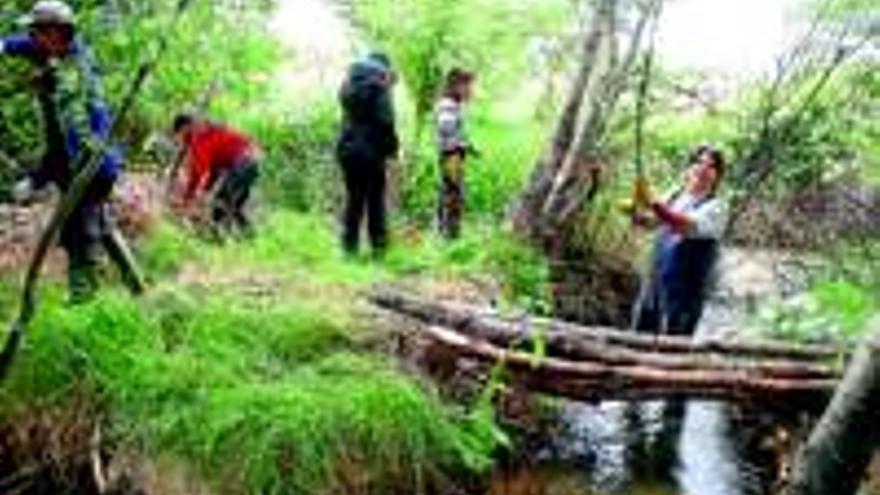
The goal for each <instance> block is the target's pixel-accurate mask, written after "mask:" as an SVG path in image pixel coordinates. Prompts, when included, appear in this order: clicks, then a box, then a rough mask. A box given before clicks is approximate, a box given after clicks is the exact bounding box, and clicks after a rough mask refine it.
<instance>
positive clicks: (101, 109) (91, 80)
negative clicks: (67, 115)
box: [77, 42, 113, 141]
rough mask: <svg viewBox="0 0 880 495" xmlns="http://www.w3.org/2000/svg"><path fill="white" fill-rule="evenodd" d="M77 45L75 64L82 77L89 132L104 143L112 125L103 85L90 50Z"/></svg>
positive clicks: (79, 44)
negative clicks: (76, 63)
mask: <svg viewBox="0 0 880 495" xmlns="http://www.w3.org/2000/svg"><path fill="white" fill-rule="evenodd" d="M77 43H78V47H77V50H78V51H79V53H78V55H77V57H78V58H77V62H78V64H79V68H80V72H81V75H82V77H83V91H85V103H86V112H87V113H88V116H89V123H88V125H89V131H90V133H91V137H92V138H93V139H95V140H97V141H105V140H106V139H107V138H109V137H110V128H111V127H112V125H113V120H112V117H111V115H110V109H109V107H108V106H107V104H106V103H105V100H104V85H103V82H102V80H101V75H100V73H99V71H98V69H97V64H96V62H95V58H94V56H93V54H92V52H91V50H89V49H88V47H86V46H85V45H82V44H81V43H79V42H77Z"/></svg>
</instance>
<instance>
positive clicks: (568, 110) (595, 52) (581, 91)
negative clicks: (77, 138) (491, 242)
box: [511, 0, 614, 239]
mask: <svg viewBox="0 0 880 495" xmlns="http://www.w3.org/2000/svg"><path fill="white" fill-rule="evenodd" d="M613 7H614V0H602V2H601V4H600V5H599V7H598V8H597V11H596V13H595V14H594V16H593V19H592V21H591V23H590V27H589V28H588V29H587V30H586V31H585V33H584V42H583V49H582V54H581V63H580V65H579V67H578V71H577V75H576V76H575V79H574V82H573V83H572V86H571V88H570V90H569V93H568V96H567V98H566V101H565V105H564V106H563V107H562V114H561V115H560V117H559V120H558V122H557V125H556V130H555V132H554V134H553V138H552V139H551V141H550V147H549V149H548V150H547V151H546V152H545V153H544V155H543V156H542V157H541V158H540V159H539V160H538V162H537V163H536V165H535V170H534V171H533V172H532V177H531V180H530V181H529V184H528V186H526V189H525V190H524V191H523V192H522V194H521V195H520V198H519V201H518V203H517V204H516V206H515V208H514V210H513V212H512V215H511V217H512V219H513V225H514V227H515V228H516V230H517V231H518V232H520V233H521V234H522V235H523V236H524V237H526V238H529V239H538V238H540V237H541V216H542V215H541V211H542V208H543V206H544V202H545V201H546V198H547V194H548V193H549V192H550V189H551V188H552V187H553V181H554V178H555V176H556V173H557V172H558V171H559V169H560V168H561V167H562V165H563V162H564V161H565V159H566V157H567V156H568V154H569V152H570V150H571V146H572V142H573V141H574V139H575V136H576V135H577V132H578V122H579V120H580V115H581V108H582V107H583V104H584V100H585V98H586V93H587V88H588V86H589V85H590V81H591V80H592V79H593V73H594V68H595V67H596V61H597V59H598V56H599V52H600V49H601V47H602V36H603V27H602V26H603V24H602V21H603V15H602V12H608V11H610V10H612V9H613Z"/></svg>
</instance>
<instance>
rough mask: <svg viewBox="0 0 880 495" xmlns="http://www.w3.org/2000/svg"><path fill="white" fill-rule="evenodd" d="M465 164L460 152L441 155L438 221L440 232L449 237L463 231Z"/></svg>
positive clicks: (453, 236) (454, 236) (451, 237)
mask: <svg viewBox="0 0 880 495" xmlns="http://www.w3.org/2000/svg"><path fill="white" fill-rule="evenodd" d="M463 165H464V156H462V155H461V154H460V153H451V154H444V155H442V156H441V157H440V167H441V183H440V201H439V204H438V207H437V222H438V224H439V228H440V233H441V234H442V235H443V236H445V237H447V238H449V239H455V238H457V237H458V236H459V234H460V233H461V217H462V214H463V212H464V180H463V174H462V172H463V170H462V166H463Z"/></svg>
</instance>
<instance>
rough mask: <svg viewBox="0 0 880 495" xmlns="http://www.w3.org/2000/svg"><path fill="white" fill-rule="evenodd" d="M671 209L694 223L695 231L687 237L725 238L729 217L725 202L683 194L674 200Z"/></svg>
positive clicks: (715, 198)
mask: <svg viewBox="0 0 880 495" xmlns="http://www.w3.org/2000/svg"><path fill="white" fill-rule="evenodd" d="M669 208H670V209H671V210H672V211H674V212H676V213H680V214H683V215H686V216H687V217H688V218H690V219H691V220H692V221H693V222H694V229H693V230H692V231H691V232H688V233H687V234H686V235H687V237H691V238H698V239H716V240H721V238H722V237H723V236H724V231H725V230H726V228H727V221H728V217H729V207H728V205H727V202H725V201H724V200H722V199H720V198H717V197H712V198H709V199H705V198H698V197H696V196H694V195H692V194H690V193H687V192H682V193H680V194H678V195H676V196H675V197H674V198H673V199H672V201H671V202H670V203H669Z"/></svg>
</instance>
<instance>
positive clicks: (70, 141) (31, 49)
mask: <svg viewBox="0 0 880 495" xmlns="http://www.w3.org/2000/svg"><path fill="white" fill-rule="evenodd" d="M0 43H2V45H3V51H2V53H4V54H8V55H13V56H18V57H23V58H25V59H28V60H30V61H31V62H33V63H34V64H36V65H37V66H38V67H39V68H40V72H39V74H38V81H37V83H38V86H39V88H38V100H39V103H40V109H41V113H42V116H43V126H44V132H45V135H46V141H47V142H46V155H47V156H46V159H45V160H44V162H43V166H42V167H40V169H38V170H37V171H35V172H34V173H33V174H32V178H33V179H34V182H35V183H36V185H38V186H42V185H45V184H46V183H48V182H54V183H56V184H57V185H58V186H59V187H61V188H62V189H66V188H67V186H68V184H69V182H70V180H71V178H72V176H73V175H74V174H75V171H74V170H72V168H73V165H74V160H76V159H81V157H78V155H79V154H80V152H81V151H83V150H84V149H85V148H86V141H87V140H94V141H96V142H97V141H103V140H106V139H107V138H108V137H109V134H110V128H111V124H112V120H111V115H110V111H109V109H108V107H107V105H106V104H105V102H104V95H103V88H102V84H101V78H100V76H99V74H98V71H97V69H96V67H95V61H94V58H93V56H92V54H91V51H90V50H89V49H88V47H87V46H86V45H85V43H83V42H82V40H80V39H79V38H76V39H74V41H73V43H72V46H71V51H70V54H69V55H68V56H66V57H64V58H63V59H59V60H46V59H45V58H43V57H41V56H40V54H39V53H38V51H37V47H36V43H35V42H34V40H33V39H32V38H31V37H30V36H28V35H20V36H12V37H9V38H5V39H2V40H0ZM80 163H82V162H80ZM121 168H122V155H121V153H120V152H119V150H118V149H117V148H113V147H111V148H109V149H108V150H107V151H106V152H105V154H104V157H103V161H102V163H101V169H100V170H99V172H98V177H97V178H98V179H99V180H104V181H106V182H111V183H112V182H113V181H115V180H116V178H117V177H118V176H119V173H120V170H121Z"/></svg>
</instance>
